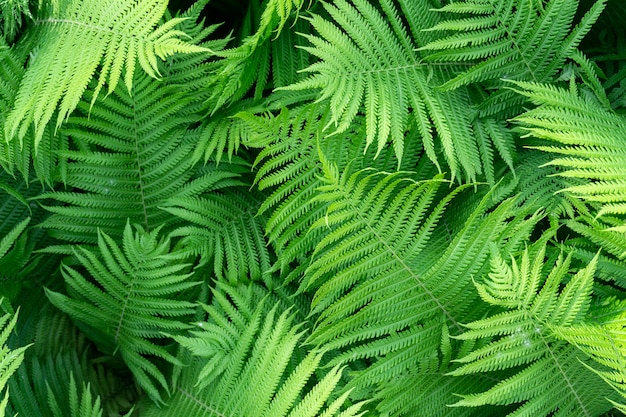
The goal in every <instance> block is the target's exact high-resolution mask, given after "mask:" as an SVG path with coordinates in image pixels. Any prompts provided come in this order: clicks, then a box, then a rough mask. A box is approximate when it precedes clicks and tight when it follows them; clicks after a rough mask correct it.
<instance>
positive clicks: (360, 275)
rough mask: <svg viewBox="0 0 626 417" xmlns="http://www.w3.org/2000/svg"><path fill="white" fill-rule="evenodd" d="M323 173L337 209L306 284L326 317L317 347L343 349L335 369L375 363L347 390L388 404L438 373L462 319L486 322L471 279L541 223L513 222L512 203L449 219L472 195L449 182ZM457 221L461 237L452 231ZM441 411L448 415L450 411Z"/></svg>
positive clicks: (484, 203) (325, 195) (485, 202)
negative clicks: (412, 383) (435, 366)
mask: <svg viewBox="0 0 626 417" xmlns="http://www.w3.org/2000/svg"><path fill="white" fill-rule="evenodd" d="M324 173H325V178H324V182H325V185H324V186H323V187H320V191H322V193H321V194H320V195H319V196H317V197H316V199H317V200H321V201H328V202H329V206H328V209H327V214H326V216H325V217H323V218H321V219H320V220H318V221H317V222H316V224H315V225H314V227H319V228H328V229H329V230H328V232H327V234H326V235H325V237H324V238H323V239H322V241H321V242H320V243H319V244H318V245H317V247H316V250H315V253H314V254H313V258H312V259H313V260H312V262H311V264H310V266H309V268H308V269H307V271H306V274H305V276H304V281H303V284H302V291H314V295H313V299H312V314H316V315H318V317H319V318H318V319H317V322H316V323H315V326H314V329H313V332H312V334H311V336H310V337H309V338H308V342H309V343H312V344H314V345H316V346H323V347H324V348H325V349H331V350H332V349H337V350H338V352H337V353H336V355H335V357H334V358H333V360H332V361H331V362H330V364H336V363H346V362H351V361H354V360H357V359H361V358H365V359H369V360H374V359H375V362H374V363H373V364H372V365H370V366H369V367H368V368H367V369H364V370H361V371H359V372H358V373H356V374H355V375H356V377H355V378H353V380H352V381H351V382H349V383H348V385H347V386H348V387H354V388H355V392H356V393H357V394H358V393H360V392H361V391H363V390H365V389H366V388H370V389H372V388H373V389H375V390H376V392H375V394H374V395H373V396H374V398H376V399H378V400H380V401H381V404H385V403H389V402H392V401H393V399H392V398H385V397H384V395H386V394H391V393H393V392H397V389H399V388H397V389H394V388H392V386H393V385H394V384H395V383H396V382H395V381H396V380H397V379H398V378H400V379H402V380H406V379H407V378H419V376H416V375H414V374H415V370H416V369H418V368H419V367H420V366H425V367H426V368H429V367H430V366H432V363H430V362H431V361H432V360H433V355H434V356H435V357H437V355H438V353H437V351H438V347H439V345H440V343H441V328H442V326H445V327H446V330H447V327H450V332H452V333H453V334H455V333H459V332H460V331H461V325H460V323H461V322H462V321H464V320H467V319H468V318H469V317H474V315H476V316H480V315H481V314H483V311H484V310H483V308H484V307H485V306H483V305H481V304H480V303H479V300H478V297H477V294H476V293H475V292H473V291H471V279H470V278H471V277H472V276H474V275H480V274H481V273H483V271H484V270H485V267H486V259H487V257H488V254H489V249H488V248H489V243H490V242H492V241H497V242H499V243H500V244H501V245H503V246H507V245H510V246H508V249H509V250H516V248H517V247H518V246H519V242H520V241H523V240H524V239H525V236H528V234H529V233H530V230H531V229H532V227H534V225H535V224H536V223H537V221H538V220H539V217H534V216H531V217H530V218H529V219H528V220H524V216H523V215H521V216H520V218H519V219H516V220H513V221H510V223H509V222H507V220H508V219H509V218H510V217H511V216H512V212H513V210H514V207H515V206H514V201H513V200H507V201H505V202H503V203H501V204H499V205H498V206H497V207H496V208H494V209H493V211H492V212H491V213H490V214H486V211H487V209H488V207H489V204H490V201H491V196H490V195H487V196H485V197H484V198H482V199H480V200H479V201H477V202H474V203H472V205H471V206H470V208H469V210H468V213H459V212H457V211H456V210H451V211H452V212H453V213H454V214H450V216H449V217H447V216H445V213H444V210H445V209H446V207H447V206H448V205H449V204H450V203H451V201H452V199H453V198H454V196H456V195H457V194H459V193H461V192H462V190H463V189H464V187H460V188H457V189H454V190H452V191H451V192H449V193H446V192H445V191H444V190H440V186H441V183H442V180H441V179H440V178H435V179H433V180H430V181H421V182H415V181H412V180H411V179H409V178H407V177H403V174H401V173H396V174H386V173H380V172H371V170H364V171H360V172H357V173H355V174H352V175H350V174H347V173H339V172H338V171H337V169H336V167H334V166H332V165H330V164H328V163H325V167H324ZM465 203H466V204H467V201H466V202H465ZM455 208H457V207H455ZM466 210H467V208H466ZM442 219H443V220H442ZM451 219H455V221H456V222H458V223H459V224H460V226H459V228H458V229H457V226H456V225H452V229H448V227H447V226H448V225H447V223H448V221H449V220H451ZM441 223H443V224H441ZM513 224H515V226H513ZM448 233H450V235H448ZM507 239H510V241H509V242H507ZM446 334H447V332H446ZM429 363H430V365H429ZM445 363H446V364H441V366H442V367H443V369H444V370H440V372H441V375H440V376H441V380H440V381H444V380H445V379H446V378H445V375H444V374H445V372H446V370H445V369H446V368H447V362H445ZM409 374H410V375H413V376H410V375H409ZM450 383H452V384H454V383H456V381H455V382H452V381H450ZM383 387H384V388H383ZM370 395H371V394H370ZM424 395H427V394H426V393H425V394H424ZM435 398H438V399H439V400H442V397H437V396H436V395H435V397H433V400H434V399H435ZM389 406H390V407H394V406H391V405H389ZM385 407H386V406H385ZM407 407H408V408H406V409H404V412H406V411H407V410H408V409H409V408H410V407H409V406H408V405H407ZM433 407H435V408H437V409H438V410H445V409H446V403H445V401H439V402H438V403H437V404H436V405H435V404H433ZM400 408H402V407H400ZM440 412H441V413H443V411H438V412H436V413H435V414H438V413H440Z"/></svg>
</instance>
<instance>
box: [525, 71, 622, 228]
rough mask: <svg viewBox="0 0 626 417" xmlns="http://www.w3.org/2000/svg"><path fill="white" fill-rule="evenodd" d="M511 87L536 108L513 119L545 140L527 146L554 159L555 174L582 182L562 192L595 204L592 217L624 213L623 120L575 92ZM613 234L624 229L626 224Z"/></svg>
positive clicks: (533, 86) (530, 85) (546, 87)
mask: <svg viewBox="0 0 626 417" xmlns="http://www.w3.org/2000/svg"><path fill="white" fill-rule="evenodd" d="M515 85H516V86H517V87H518V89H517V90H518V92H519V93H521V94H523V95H524V96H527V97H528V98H529V99H530V100H531V101H532V102H533V104H536V105H538V106H539V107H537V108H536V109H532V110H529V111H527V112H526V113H523V114H521V115H519V116H517V117H516V118H515V120H516V121H517V122H518V123H520V124H521V125H522V126H523V128H524V130H525V131H526V132H528V134H529V135H532V136H534V137H536V138H540V139H545V140H547V141H548V143H547V144H546V145H541V146H533V148H535V149H539V150H541V151H544V152H548V153H551V154H556V155H558V156H557V157H555V158H554V159H553V160H552V161H550V162H549V164H550V165H554V166H557V167H560V168H562V171H561V172H559V173H558V175H560V176H563V177H568V178H581V179H583V180H584V183H582V184H579V185H578V184H577V185H571V186H569V187H567V188H565V189H564V190H563V191H567V192H570V193H572V194H573V195H575V196H577V197H578V198H580V199H582V200H585V201H591V202H599V203H601V204H602V208H601V209H600V210H599V211H598V212H597V216H604V215H614V214H621V215H623V214H626V180H625V178H626V146H625V145H624V141H623V138H624V137H625V136H624V132H626V118H624V117H623V116H621V115H618V114H615V113H613V112H610V111H608V110H606V109H604V108H603V107H602V106H600V105H599V104H598V103H597V102H594V101H592V100H591V99H589V98H585V97H580V96H579V95H578V93H577V91H576V90H575V89H574V90H564V89H561V88H556V87H553V86H550V85H546V84H535V83H516V84H515ZM616 230H618V231H626V226H618V227H617V229H616Z"/></svg>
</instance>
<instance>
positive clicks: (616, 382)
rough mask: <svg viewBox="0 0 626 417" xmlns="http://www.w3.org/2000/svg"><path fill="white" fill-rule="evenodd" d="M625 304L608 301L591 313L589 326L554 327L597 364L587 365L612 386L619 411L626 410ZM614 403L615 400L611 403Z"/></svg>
mask: <svg viewBox="0 0 626 417" xmlns="http://www.w3.org/2000/svg"><path fill="white" fill-rule="evenodd" d="M625 313H626V305H625V303H624V302H623V301H621V302H618V301H616V300H608V302H606V303H605V305H604V306H602V307H601V308H598V309H596V310H594V311H593V312H592V314H591V315H592V317H591V319H590V320H589V323H582V324H578V325H574V326H567V327H562V326H554V327H553V328H552V330H553V331H554V333H555V334H556V335H557V336H558V337H560V338H562V339H564V340H567V341H568V342H569V343H572V344H573V345H575V346H576V347H578V348H579V349H581V350H582V351H583V352H585V353H586V354H587V355H588V356H589V357H591V358H592V359H593V360H594V361H595V362H596V363H597V365H592V364H586V366H587V367H588V368H589V369H591V370H593V371H594V372H595V373H597V374H598V375H599V376H600V377H601V378H602V379H603V380H604V381H605V382H606V383H608V384H609V385H611V386H612V387H613V388H615V390H616V391H617V392H618V393H619V394H620V396H621V403H622V404H621V405H620V404H615V405H616V406H617V407H618V408H621V409H626V406H625V405H624V404H623V403H624V402H625V401H626V337H625V335H624V328H625V327H626V314H625ZM613 402H614V403H615V401H613Z"/></svg>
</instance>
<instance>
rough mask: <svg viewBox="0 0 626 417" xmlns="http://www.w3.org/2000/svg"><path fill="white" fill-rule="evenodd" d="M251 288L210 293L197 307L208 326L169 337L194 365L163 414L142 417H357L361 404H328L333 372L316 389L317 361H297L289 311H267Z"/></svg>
mask: <svg viewBox="0 0 626 417" xmlns="http://www.w3.org/2000/svg"><path fill="white" fill-rule="evenodd" d="M254 285H255V284H251V286H248V287H247V288H245V287H244V288H243V289H242V288H241V285H240V286H239V288H234V287H230V286H228V285H227V284H218V285H217V287H216V290H215V291H214V302H213V304H212V305H211V306H203V307H204V309H205V310H206V312H207V313H208V318H207V321H203V322H200V323H198V326H199V329H198V330H197V331H193V332H191V335H190V336H179V337H176V340H177V341H179V342H180V343H181V345H182V346H184V347H186V348H188V349H189V350H190V351H191V352H192V354H193V357H192V358H191V363H190V364H189V365H188V366H185V367H184V368H183V369H182V374H181V376H180V378H179V379H178V381H177V384H176V386H175V387H174V393H173V396H172V397H171V398H170V401H169V404H168V406H167V407H166V408H163V409H158V408H156V407H152V408H151V409H150V410H148V411H147V413H146V416H148V417H157V416H169V415H171V413H172V411H174V412H175V413H177V414H179V415H185V416H187V415H188V416H198V417H219V416H225V415H237V416H242V417H256V416H265V417H314V416H324V417H331V416H336V417H349V416H350V417H352V416H353V417H357V416H360V415H362V414H363V413H362V412H359V410H360V408H361V406H362V404H360V403H358V404H355V405H352V406H350V407H346V408H343V407H342V406H343V403H344V402H345V401H346V398H347V395H342V396H339V397H338V398H334V397H333V391H334V388H335V387H336V386H337V384H338V383H339V380H340V378H341V375H342V369H341V368H340V367H334V368H333V369H331V370H330V371H329V372H327V373H326V374H325V376H324V377H323V378H321V379H320V380H319V381H315V379H314V373H315V372H316V371H318V369H319V366H320V362H321V360H322V356H323V354H322V353H320V352H315V351H312V352H309V353H306V354H305V355H304V356H303V357H301V356H302V353H298V351H300V350H301V349H302V348H301V347H300V346H299V345H300V342H301V339H302V336H303V333H304V332H303V331H302V329H301V324H298V323H296V322H294V319H295V315H294V314H293V313H292V312H291V311H289V310H286V311H284V312H282V313H280V314H279V312H280V307H281V306H280V305H279V304H277V305H275V306H273V307H271V306H268V300H267V297H263V298H261V299H259V298H258V295H256V294H254V293H253V292H252V286H254ZM253 303H254V304H253ZM299 356H300V357H301V358H300V359H297V358H298V357H299ZM294 359H295V360H294ZM242 381H245V383H242ZM342 408H343V411H341V409H342Z"/></svg>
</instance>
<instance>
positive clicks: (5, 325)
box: [0, 300, 29, 417]
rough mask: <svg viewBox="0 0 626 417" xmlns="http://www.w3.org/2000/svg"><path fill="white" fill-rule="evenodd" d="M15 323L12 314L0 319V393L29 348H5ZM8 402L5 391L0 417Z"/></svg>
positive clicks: (15, 317)
mask: <svg viewBox="0 0 626 417" xmlns="http://www.w3.org/2000/svg"><path fill="white" fill-rule="evenodd" d="M0 304H2V300H0ZM16 323H17V314H14V315H13V317H11V315H10V314H5V315H3V316H2V317H0V329H1V330H2V331H1V332H0V392H2V391H4V388H5V387H6V385H7V382H8V380H9V378H10V377H11V375H13V373H14V372H15V371H17V369H18V367H19V366H20V364H21V363H22V361H23V360H24V353H25V351H26V349H28V347H29V346H23V347H20V348H17V349H10V348H9V347H8V346H7V341H8V339H9V336H10V335H11V332H12V331H13V329H14V328H15V324H16ZM8 401H9V395H8V393H7V392H6V391H5V393H4V397H3V399H2V401H0V417H4V415H5V409H6V407H7V404H8Z"/></svg>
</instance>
